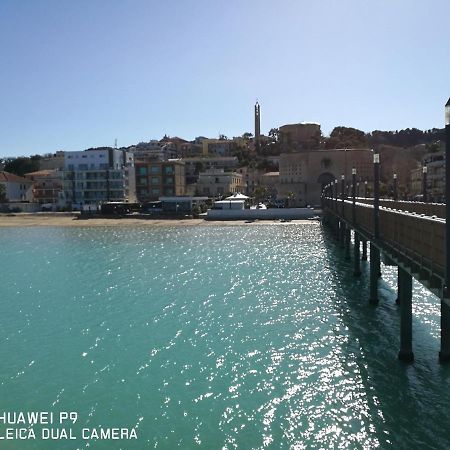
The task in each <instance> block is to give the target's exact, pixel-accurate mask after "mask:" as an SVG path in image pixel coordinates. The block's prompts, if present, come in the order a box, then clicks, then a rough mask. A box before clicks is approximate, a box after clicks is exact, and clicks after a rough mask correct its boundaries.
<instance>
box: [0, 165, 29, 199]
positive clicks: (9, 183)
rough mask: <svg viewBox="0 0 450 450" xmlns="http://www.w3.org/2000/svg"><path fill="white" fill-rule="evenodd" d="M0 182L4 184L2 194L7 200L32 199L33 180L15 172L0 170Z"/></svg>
mask: <svg viewBox="0 0 450 450" xmlns="http://www.w3.org/2000/svg"><path fill="white" fill-rule="evenodd" d="M0 184H1V185H2V186H3V189H2V192H0V195H1V196H2V197H4V199H5V200H6V201H7V202H25V201H28V202H29V201H31V200H32V190H31V186H32V185H33V182H32V181H30V180H27V179H26V178H23V177H19V176H18V175H15V174H13V173H9V172H5V171H2V172H0Z"/></svg>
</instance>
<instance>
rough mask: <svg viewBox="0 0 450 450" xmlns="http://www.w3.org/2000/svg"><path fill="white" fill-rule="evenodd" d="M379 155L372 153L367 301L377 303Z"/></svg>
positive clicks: (378, 268)
mask: <svg viewBox="0 0 450 450" xmlns="http://www.w3.org/2000/svg"><path fill="white" fill-rule="evenodd" d="M379 199H380V155H379V154H378V153H374V155H373V239H372V240H371V242H370V286H369V292H370V297H369V303H371V304H372V305H377V304H378V278H379V277H380V276H381V272H380V249H379V248H378V247H377V244H376V242H377V241H378V240H379V238H380V225H379V220H380V218H379V209H380V203H379Z"/></svg>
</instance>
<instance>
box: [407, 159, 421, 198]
mask: <svg viewBox="0 0 450 450" xmlns="http://www.w3.org/2000/svg"><path fill="white" fill-rule="evenodd" d="M422 190H423V170H422V166H421V165H419V163H418V165H417V167H416V168H415V169H412V170H411V184H410V187H409V196H410V197H416V196H417V195H422Z"/></svg>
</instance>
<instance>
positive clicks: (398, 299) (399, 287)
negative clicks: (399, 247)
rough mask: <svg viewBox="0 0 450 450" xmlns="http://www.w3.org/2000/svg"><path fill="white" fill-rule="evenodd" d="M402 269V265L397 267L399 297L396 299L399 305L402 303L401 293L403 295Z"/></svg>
mask: <svg viewBox="0 0 450 450" xmlns="http://www.w3.org/2000/svg"><path fill="white" fill-rule="evenodd" d="M400 270H402V269H400V266H399V267H397V298H396V299H395V303H396V304H397V305H400V301H401V295H402V294H401V290H402V286H401V283H400Z"/></svg>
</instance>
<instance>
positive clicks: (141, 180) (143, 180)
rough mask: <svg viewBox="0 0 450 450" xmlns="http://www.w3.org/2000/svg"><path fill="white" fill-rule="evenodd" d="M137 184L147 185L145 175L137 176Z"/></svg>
mask: <svg viewBox="0 0 450 450" xmlns="http://www.w3.org/2000/svg"><path fill="white" fill-rule="evenodd" d="M139 184H141V185H142V186H147V178H146V177H141V178H139Z"/></svg>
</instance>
